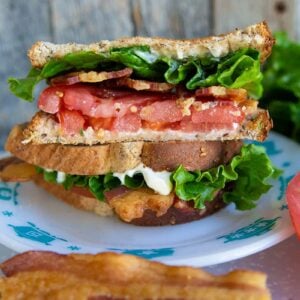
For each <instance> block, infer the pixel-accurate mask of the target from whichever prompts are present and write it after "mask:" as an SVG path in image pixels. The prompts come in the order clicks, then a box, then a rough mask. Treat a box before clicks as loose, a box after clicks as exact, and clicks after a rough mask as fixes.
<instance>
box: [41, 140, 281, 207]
mask: <svg viewBox="0 0 300 300" xmlns="http://www.w3.org/2000/svg"><path fill="white" fill-rule="evenodd" d="M37 172H38V173H40V174H42V175H43V177H44V179H45V180H46V181H48V182H51V183H55V184H61V185H63V186H64V188H65V189H67V190H71V189H73V188H75V189H74V192H79V193H82V192H83V191H82V190H78V189H76V188H83V189H85V191H84V192H83V193H84V194H85V195H87V196H90V197H95V198H97V199H99V200H101V201H109V200H111V199H113V198H117V197H120V196H122V195H124V194H126V193H128V192H130V191H131V190H139V189H141V188H147V189H149V190H152V193H156V194H160V195H164V196H167V195H170V194H171V193H174V194H175V195H176V196H177V197H178V199H180V200H183V201H192V203H193V207H194V208H197V209H204V208H205V205H206V202H210V201H212V200H213V199H214V198H215V195H216V193H218V191H220V190H222V189H224V188H225V186H226V185H228V184H229V183H230V184H231V186H232V188H231V190H230V191H228V192H225V193H224V194H223V196H222V199H223V201H224V202H225V203H231V202H233V203H235V205H236V208H237V209H240V210H248V209H251V208H253V207H255V206H256V200H258V199H259V197H260V196H261V195H262V194H263V193H266V192H267V191H268V190H269V189H270V187H271V185H270V184H268V183H267V181H268V179H270V178H274V177H276V176H277V175H278V172H279V171H278V170H277V169H276V167H274V166H273V164H272V162H271V161H270V159H269V158H268V156H267V155H266V153H265V152H264V148H262V147H259V146H255V145H244V146H243V147H242V148H241V152H240V154H238V155H235V156H234V157H233V158H232V159H231V161H230V162H229V163H228V164H227V165H219V166H218V167H215V168H211V169H208V170H202V171H200V170H195V171H188V170H186V169H185V168H184V167H183V166H182V165H181V166H179V167H178V168H177V169H176V170H174V171H173V172H167V171H160V172H157V171H153V170H152V169H151V168H148V167H145V166H143V165H139V166H137V167H136V168H134V169H131V170H127V171H126V172H123V173H117V172H115V173H107V174H105V175H95V176H80V175H70V174H64V173H61V172H57V171H53V170H49V169H42V168H39V167H37Z"/></svg>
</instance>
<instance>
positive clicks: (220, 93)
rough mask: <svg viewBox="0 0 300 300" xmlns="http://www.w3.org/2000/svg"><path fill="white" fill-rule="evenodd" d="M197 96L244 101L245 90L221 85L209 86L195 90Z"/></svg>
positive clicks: (245, 98)
mask: <svg viewBox="0 0 300 300" xmlns="http://www.w3.org/2000/svg"><path fill="white" fill-rule="evenodd" d="M195 95H196V97H197V98H208V99H210V98H212V99H218V100H230V101H236V102H240V101H244V100H247V99H248V97H247V90H245V89H230V88H225V87H223V86H211V87H207V88H201V89H198V90H196V92H195Z"/></svg>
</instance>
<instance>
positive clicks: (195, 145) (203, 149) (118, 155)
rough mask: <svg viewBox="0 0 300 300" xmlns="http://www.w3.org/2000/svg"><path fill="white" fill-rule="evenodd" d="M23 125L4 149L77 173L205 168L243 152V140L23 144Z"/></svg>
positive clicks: (43, 163) (13, 132)
mask: <svg viewBox="0 0 300 300" xmlns="http://www.w3.org/2000/svg"><path fill="white" fill-rule="evenodd" d="M23 138H24V137H23V127H22V126H15V127H14V128H13V129H12V131H11V132H10V134H9V136H8V138H7V141H6V146H5V149H6V150H7V151H9V152H11V153H12V154H13V155H14V156H16V157H18V158H19V159H21V160H23V161H26V162H27V163H29V164H32V165H36V166H40V167H43V168H47V169H52V170H57V171H61V172H64V173H67V174H75V175H97V174H105V173H108V172H119V173H121V172H125V171H126V170H129V169H133V168H135V167H136V166H137V165H139V164H141V163H142V164H144V165H146V166H147V167H150V168H151V169H153V170H154V171H173V170H175V169H176V168H177V167H178V166H179V165H183V166H184V167H185V168H186V169H187V170H189V171H194V170H206V169H210V168H213V167H216V166H218V165H220V164H227V163H228V162H229V161H230V160H231V158H232V157H233V156H234V155H237V154H238V153H239V152H240V148H241V146H242V142H241V141H226V142H221V141H177V142H176V141H171V142H165V143H151V142H142V141H141V142H126V143H113V144H106V145H94V146H73V145H62V144H33V143H29V144H23V143H22V140H23Z"/></svg>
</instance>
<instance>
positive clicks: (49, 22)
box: [0, 0, 300, 147]
mask: <svg viewBox="0 0 300 300" xmlns="http://www.w3.org/2000/svg"><path fill="white" fill-rule="evenodd" d="M264 19H265V20H267V21H268V22H269V24H270V26H271V28H272V29H273V30H278V29H283V30H287V31H288V32H289V33H290V36H291V37H293V38H297V39H298V40H300V0H285V1H284V0H280V1H279V0H213V1H210V0H0V57H1V64H0V90H1V96H0V107H1V110H0V147H2V146H3V143H4V141H5V138H6V136H7V133H8V132H9V130H10V128H11V127H12V125H13V124H15V123H21V122H24V121H26V120H29V119H30V117H31V116H32V115H33V113H34V111H35V110H36V108H35V106H36V104H30V103H26V102H24V101H21V100H18V99H17V98H16V97H14V96H13V95H11V94H10V93H9V91H8V88H7V83H6V80H7V77H9V76H18V77H22V76H24V75H25V74H26V73H27V71H28V69H29V64H28V61H27V59H26V51H27V49H28V48H29V47H30V46H31V44H33V43H34V42H35V41H36V40H47V41H52V42H57V43H63V42H69V41H76V42H91V41H96V40H100V39H114V38H118V37H121V36H132V35H145V36H165V37H173V38H183V37H186V38H190V37H196V36H203V35H210V34H214V33H222V32H226V31H231V30H232V29H234V28H235V27H243V26H247V25H250V24H252V23H256V22H259V21H261V20H264ZM37 92H38V91H37Z"/></svg>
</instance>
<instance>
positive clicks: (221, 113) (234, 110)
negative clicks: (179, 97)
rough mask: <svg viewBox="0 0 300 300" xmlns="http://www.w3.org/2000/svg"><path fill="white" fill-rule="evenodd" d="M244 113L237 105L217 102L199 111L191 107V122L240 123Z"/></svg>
mask: <svg viewBox="0 0 300 300" xmlns="http://www.w3.org/2000/svg"><path fill="white" fill-rule="evenodd" d="M244 118H245V114H244V113H243V112H242V110H241V109H240V108H239V107H236V106H234V105H233V104H230V103H226V102H225V101H222V102H219V103H218V104H217V105H216V106H215V107H212V108H208V109H205V110H201V111H196V110H195V109H193V112H192V122H193V123H195V124H199V123H223V124H226V123H227V124H232V123H241V122H242V121H243V120H244Z"/></svg>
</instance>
